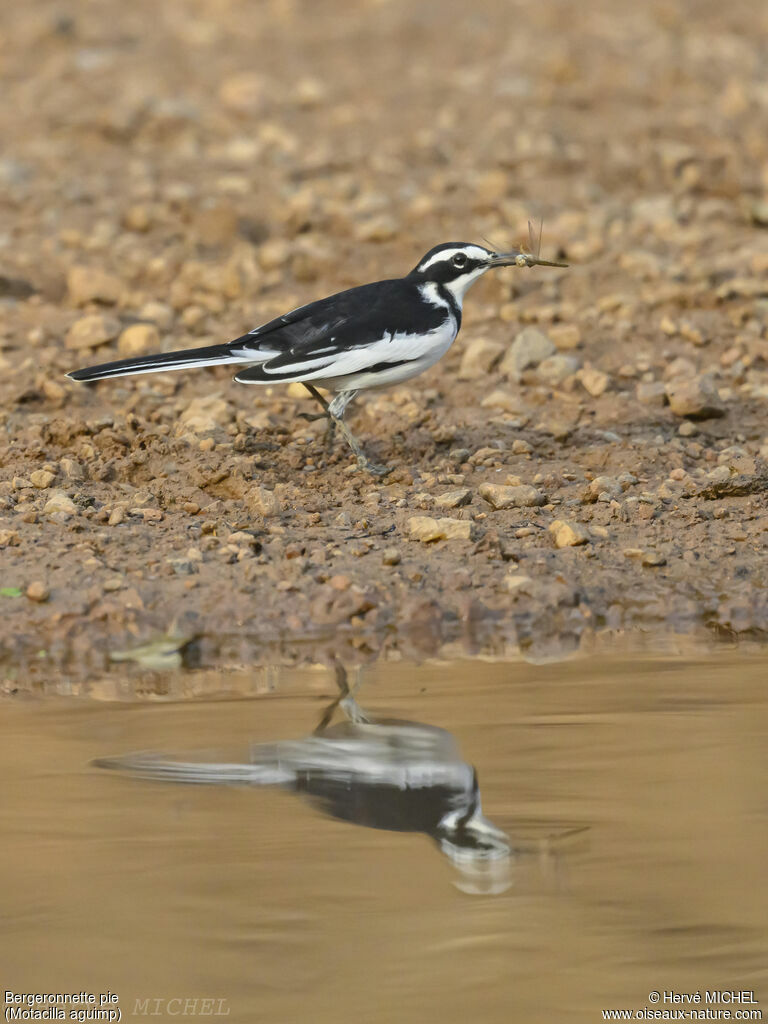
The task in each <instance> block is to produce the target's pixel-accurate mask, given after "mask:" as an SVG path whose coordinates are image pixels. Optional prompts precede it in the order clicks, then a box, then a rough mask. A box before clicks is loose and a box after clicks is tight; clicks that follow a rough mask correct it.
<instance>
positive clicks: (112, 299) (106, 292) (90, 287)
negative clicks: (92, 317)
mask: <svg viewBox="0 0 768 1024" xmlns="http://www.w3.org/2000/svg"><path fill="white" fill-rule="evenodd" d="M67 291H68V292H69V301H70V302H71V303H72V304H73V305H74V306H85V305H87V304H88V303H89V302H102V303H104V304H105V305H109V306H111V305H114V304H115V303H116V302H117V300H118V299H119V298H120V293H121V291H122V285H121V283H120V278H119V277H115V275H114V274H109V273H107V271H106V270H101V269H99V268H98V267H82V266H75V267H70V270H69V273H68V274H67Z"/></svg>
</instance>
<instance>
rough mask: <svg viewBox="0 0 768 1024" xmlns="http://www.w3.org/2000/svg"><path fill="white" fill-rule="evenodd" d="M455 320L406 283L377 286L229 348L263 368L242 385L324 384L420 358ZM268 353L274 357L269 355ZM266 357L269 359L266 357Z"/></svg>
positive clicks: (249, 372) (243, 377) (299, 313)
mask: <svg viewBox="0 0 768 1024" xmlns="http://www.w3.org/2000/svg"><path fill="white" fill-rule="evenodd" d="M450 317H451V311H450V309H449V308H447V305H446V304H431V303H430V302H428V301H425V299H424V298H423V296H422V295H421V293H420V292H419V290H418V286H417V285H415V284H413V283H411V282H408V281H405V280H392V281H377V282H376V283H375V284H368V285H361V286H360V287H359V288H351V289H349V291H346V292H340V293H339V294H338V295H332V296H330V297H329V298H327V299H321V300H320V301H319V302H313V303H311V304H310V305H309V306H306V307H302V308H300V309H298V310H294V311H293V312H292V313H288V314H287V315H286V317H278V318H277V319H276V320H272V321H270V323H268V324H265V325H264V326H263V327H260V328H257V330H256V331H255V332H253V333H252V334H250V335H244V337H243V338H239V339H237V341H235V342H232V345H231V348H232V351H233V352H235V351H240V347H239V346H242V352H243V354H244V355H245V354H246V353H247V352H248V351H249V350H251V347H253V351H254V361H255V360H256V358H258V359H259V365H257V366H249V367H247V368H245V369H243V370H240V371H239V372H238V374H237V376H236V377H235V379H236V380H238V381H240V382H242V383H248V382H254V383H267V382H270V381H271V382H275V383H277V382H278V381H289V380H304V379H306V380H312V379H315V380H320V379H322V378H323V377H331V376H334V377H336V376H344V375H345V374H348V373H357V372H360V371H362V370H366V369H369V368H371V367H373V366H377V365H380V364H382V363H386V364H387V365H392V364H393V363H401V362H408V361H410V360H411V359H414V358H418V357H419V356H420V355H421V354H422V347H423V346H424V345H425V344H426V346H427V347H428V346H429V344H430V341H429V340H428V339H429V336H430V333H431V332H435V331H437V330H439V329H440V328H441V326H442V325H443V324H445V323H446V321H447V320H448V319H449V318H450ZM267 353H271V354H270V355H267ZM265 356H267V358H266V359H265V358H264V357H265Z"/></svg>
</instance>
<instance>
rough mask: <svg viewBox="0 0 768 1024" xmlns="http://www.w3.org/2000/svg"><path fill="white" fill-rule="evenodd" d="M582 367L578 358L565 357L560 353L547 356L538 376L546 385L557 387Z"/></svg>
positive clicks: (542, 362)
mask: <svg viewBox="0 0 768 1024" xmlns="http://www.w3.org/2000/svg"><path fill="white" fill-rule="evenodd" d="M580 366H581V360H580V359H579V358H578V357H577V356H564V355H562V354H561V353H560V352H558V353H556V354H555V355H553V356H547V358H546V359H543V360H542V361H541V362H540V363H539V365H538V367H537V369H536V376H537V377H538V378H539V380H540V381H542V382H543V383H544V384H549V385H551V386H553V387H556V386H557V385H558V384H562V383H563V381H564V380H566V379H567V378H568V377H571V376H572V375H573V374H574V373H576V371H577V370H578V368H579V367H580Z"/></svg>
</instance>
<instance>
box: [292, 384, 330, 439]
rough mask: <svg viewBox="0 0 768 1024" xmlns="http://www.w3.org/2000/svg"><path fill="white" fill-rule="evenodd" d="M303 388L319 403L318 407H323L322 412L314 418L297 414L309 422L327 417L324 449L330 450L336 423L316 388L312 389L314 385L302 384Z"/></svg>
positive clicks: (305, 413)
mask: <svg viewBox="0 0 768 1024" xmlns="http://www.w3.org/2000/svg"><path fill="white" fill-rule="evenodd" d="M304 387H305V388H306V389H307V391H308V392H309V393H310V395H312V397H313V398H314V399H316V401H318V402H319V403H320V405H321V406H322V407H323V411H322V412H321V413H318V414H317V415H316V416H312V415H311V414H310V413H307V412H302V413H299V415H300V416H301V417H302V418H303V419H305V420H310V421H312V420H319V419H320V418H321V417H322V416H325V417H327V419H328V428H327V430H326V431H325V447H326V448H328V449H330V448H331V447H332V446H333V435H334V434H335V433H336V422H335V420H334V419H333V417H332V416H331V414H330V412H329V407H328V403H327V402H326V400H325V399H324V398H323V396H322V395H321V394H320V392H319V391H318V390H317V388H316V387H314V385H312V384H307V383H306V382H304Z"/></svg>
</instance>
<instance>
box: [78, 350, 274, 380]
mask: <svg viewBox="0 0 768 1024" xmlns="http://www.w3.org/2000/svg"><path fill="white" fill-rule="evenodd" d="M258 358H259V357H258V355H257V354H256V353H253V352H251V354H250V355H246V354H245V353H243V352H242V350H241V351H240V352H238V351H237V350H236V349H235V350H234V351H233V346H232V344H231V343H229V344H226V345H207V346H206V347H205V348H188V349H184V350H182V351H181V352H164V353H156V354H155V355H151V356H135V357H134V358H132V359H116V360H115V361H114V362H113V363H100V364H99V365H98V366H86V367H85V368H84V369H82V370H72V371H71V372H70V373H68V374H67V376H68V377H70V378H71V379H72V380H82V381H90V380H104V379H105V378H107V377H126V376H128V375H129V374H133V373H159V372H160V371H161V370H184V369H186V368H187V367H192V366H195V367H197V366H220V365H223V364H224V363H249V362H256V361H258ZM265 358H266V357H265Z"/></svg>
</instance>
